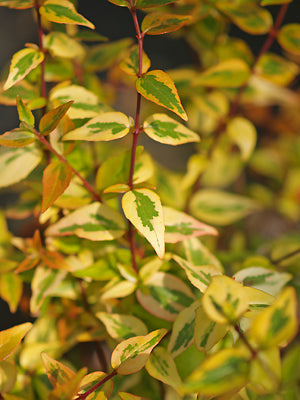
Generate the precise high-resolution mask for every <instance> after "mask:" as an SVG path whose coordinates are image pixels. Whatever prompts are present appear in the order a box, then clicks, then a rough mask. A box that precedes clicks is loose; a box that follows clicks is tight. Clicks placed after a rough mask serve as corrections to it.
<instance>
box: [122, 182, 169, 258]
mask: <svg viewBox="0 0 300 400" xmlns="http://www.w3.org/2000/svg"><path fill="white" fill-rule="evenodd" d="M122 207H123V211H124V214H125V216H126V218H127V219H129V221H130V222H131V223H132V224H133V225H134V226H135V227H136V228H137V229H138V231H139V232H140V233H141V235H143V236H144V237H145V238H146V239H147V240H148V241H149V242H150V244H151V245H152V247H153V248H154V250H155V251H156V253H157V255H158V257H160V258H163V256H164V253H165V241H164V231H165V227H164V221H163V210H162V205H161V202H160V198H159V196H158V195H157V194H156V193H155V192H153V191H151V190H149V189H136V190H132V191H129V192H127V193H125V194H124V196H123V198H122Z"/></svg>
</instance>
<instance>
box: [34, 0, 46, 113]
mask: <svg viewBox="0 0 300 400" xmlns="http://www.w3.org/2000/svg"><path fill="white" fill-rule="evenodd" d="M40 7H41V5H40V0H35V10H36V15H37V24H38V35H39V48H40V51H41V52H42V53H43V54H44V59H43V61H42V62H41V95H42V97H44V99H46V100H47V89H46V80H45V52H46V51H45V49H44V45H43V36H44V32H43V28H42V21H41V14H40ZM45 112H46V108H44V109H43V113H45Z"/></svg>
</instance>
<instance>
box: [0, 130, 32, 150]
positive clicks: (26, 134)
mask: <svg viewBox="0 0 300 400" xmlns="http://www.w3.org/2000/svg"><path fill="white" fill-rule="evenodd" d="M35 141H36V136H35V134H34V133H33V132H32V131H30V130H29V129H26V128H16V129H13V130H12V131H9V132H5V133H4V134H3V135H0V144H1V145H2V146H5V147H25V146H28V145H29V144H31V143H33V142H35Z"/></svg>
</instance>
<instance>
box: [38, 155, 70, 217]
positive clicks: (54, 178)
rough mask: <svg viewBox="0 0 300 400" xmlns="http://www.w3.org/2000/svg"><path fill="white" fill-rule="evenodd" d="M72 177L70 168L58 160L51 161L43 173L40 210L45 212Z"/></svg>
mask: <svg viewBox="0 0 300 400" xmlns="http://www.w3.org/2000/svg"><path fill="white" fill-rule="evenodd" d="M71 179H72V168H71V167H70V165H69V164H67V163H62V162H61V161H59V160H56V161H52V162H51V163H50V164H48V166H47V167H46V168H45V170H44V173H43V200H42V208H41V212H42V213H43V212H45V211H46V210H47V209H48V208H49V207H50V206H51V205H52V204H53V203H54V202H55V200H56V199H57V198H58V197H59V196H60V195H61V194H63V192H64V191H65V190H66V189H67V187H68V186H69V184H70V182H71Z"/></svg>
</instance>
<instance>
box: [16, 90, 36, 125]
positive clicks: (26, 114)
mask: <svg viewBox="0 0 300 400" xmlns="http://www.w3.org/2000/svg"><path fill="white" fill-rule="evenodd" d="M16 101H17V109H18V114H19V119H20V121H22V122H26V124H28V125H30V126H34V116H33V114H32V112H31V111H30V109H29V108H28V106H27V105H26V104H25V103H24V101H23V100H22V99H21V97H20V95H17V98H16Z"/></svg>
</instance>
